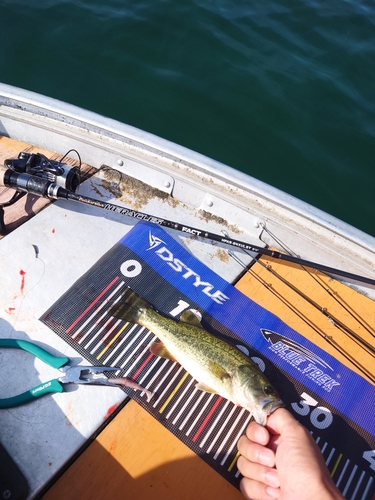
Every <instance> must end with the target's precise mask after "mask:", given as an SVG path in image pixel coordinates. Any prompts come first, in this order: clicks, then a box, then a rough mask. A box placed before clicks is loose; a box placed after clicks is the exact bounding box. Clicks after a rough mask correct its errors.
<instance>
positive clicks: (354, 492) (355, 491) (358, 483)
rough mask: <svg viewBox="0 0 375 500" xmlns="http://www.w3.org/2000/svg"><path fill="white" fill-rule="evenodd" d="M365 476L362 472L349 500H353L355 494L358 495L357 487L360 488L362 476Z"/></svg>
mask: <svg viewBox="0 0 375 500" xmlns="http://www.w3.org/2000/svg"><path fill="white" fill-rule="evenodd" d="M364 475H365V471H362V474H361V476H360V478H359V480H358V482H357V485H356V487H355V489H354V491H353V495H352V496H351V499H350V500H355V497H356V496H357V493H358V490H359V487H360V486H361V483H362V479H363V476H364Z"/></svg>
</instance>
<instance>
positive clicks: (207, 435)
mask: <svg viewBox="0 0 375 500" xmlns="http://www.w3.org/2000/svg"><path fill="white" fill-rule="evenodd" d="M228 405H229V401H228V400H227V401H226V403H225V405H224V406H223V408H222V409H221V411H220V412H219V413H218V415H217V417H216V418H215V420H214V421H213V422H212V424H211V428H210V430H209V431H208V432H207V433H206V435H205V437H204V439H203V440H202V441H201V443H200V444H199V447H200V448H203V446H204V445H205V444H206V441H207V439H208V438H209V437H210V436H211V434H212V432H213V431H214V429H215V426H216V425H217V423H218V421H219V420H220V419H221V417H222V415H223V413H224V412H225V410H226V409H227V408H228Z"/></svg>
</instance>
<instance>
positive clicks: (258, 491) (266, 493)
mask: <svg viewBox="0 0 375 500" xmlns="http://www.w3.org/2000/svg"><path fill="white" fill-rule="evenodd" d="M240 490H241V492H242V494H243V496H244V497H245V498H246V499H247V500H274V499H275V498H279V496H280V489H279V488H271V487H270V486H266V485H264V484H262V483H259V482H258V481H254V480H253V479H248V478H247V477H244V478H242V479H241V482H240Z"/></svg>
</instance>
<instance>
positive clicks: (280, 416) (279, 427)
mask: <svg viewBox="0 0 375 500" xmlns="http://www.w3.org/2000/svg"><path fill="white" fill-rule="evenodd" d="M296 426H298V422H297V420H296V419H295V418H294V417H293V415H292V414H291V413H290V412H289V411H288V410H287V409H285V408H278V409H277V410H276V411H274V412H273V413H272V414H271V415H270V416H269V417H268V419H267V429H268V431H269V432H270V433H271V434H273V435H280V434H284V433H285V432H286V431H287V430H288V429H291V428H295V427H296Z"/></svg>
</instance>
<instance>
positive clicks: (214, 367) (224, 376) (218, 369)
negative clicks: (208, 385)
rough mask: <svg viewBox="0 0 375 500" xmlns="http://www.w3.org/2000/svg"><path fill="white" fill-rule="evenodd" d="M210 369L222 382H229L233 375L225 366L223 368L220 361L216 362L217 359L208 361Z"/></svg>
mask: <svg viewBox="0 0 375 500" xmlns="http://www.w3.org/2000/svg"><path fill="white" fill-rule="evenodd" d="M208 366H209V369H210V371H211V373H212V374H213V375H215V377H217V378H218V379H220V380H221V382H228V380H230V379H231V376H230V375H229V373H228V372H227V371H226V369H225V368H223V367H222V366H221V365H219V363H216V362H215V361H212V360H210V361H209V362H208Z"/></svg>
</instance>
